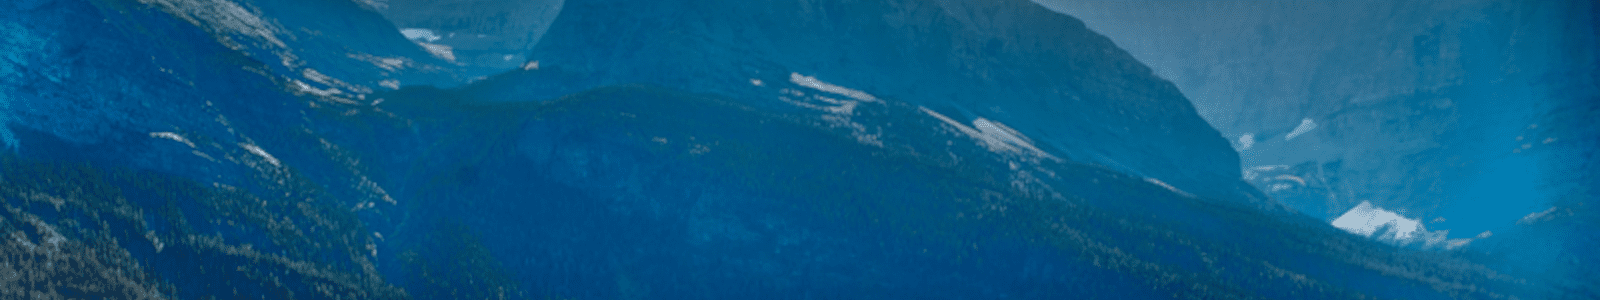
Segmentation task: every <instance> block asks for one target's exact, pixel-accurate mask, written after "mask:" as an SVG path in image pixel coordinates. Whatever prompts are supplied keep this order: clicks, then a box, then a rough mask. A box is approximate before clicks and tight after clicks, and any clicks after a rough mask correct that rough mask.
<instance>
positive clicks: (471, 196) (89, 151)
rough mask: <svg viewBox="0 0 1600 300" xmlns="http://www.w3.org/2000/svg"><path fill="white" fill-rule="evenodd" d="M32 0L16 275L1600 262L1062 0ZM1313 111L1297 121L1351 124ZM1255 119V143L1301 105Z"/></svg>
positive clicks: (270, 280)
mask: <svg viewBox="0 0 1600 300" xmlns="http://www.w3.org/2000/svg"><path fill="white" fill-rule="evenodd" d="M487 12H504V13H505V14H495V13H487ZM0 15H3V16H5V18H0V28H6V29H7V30H6V32H7V33H6V34H8V35H10V36H16V37H26V38H17V39H10V38H8V39H6V40H4V41H0V51H4V53H5V54H6V56H4V57H5V59H4V60H0V70H4V71H5V72H6V73H0V96H3V97H6V98H0V99H5V100H6V102H0V103H5V106H0V116H3V117H0V121H3V122H0V125H3V126H4V128H5V129H6V130H7V131H3V132H8V133H9V135H6V137H9V138H8V144H9V145H11V148H9V149H8V150H3V151H0V206H3V207H4V208H5V209H3V210H0V233H3V234H6V235H8V237H9V239H3V240H0V274H25V275H26V276H22V277H17V278H16V279H15V280H9V279H8V280H0V297H40V298H95V297H106V298H139V299H173V298H180V299H187V298H199V299H205V298H284V299H288V298H295V299H301V298H311V299H369V298H371V299H455V298H462V299H469V298H470V299H478V298H485V299H678V298H694V299H751V298H784V299H788V298H927V299H967V298H985V299H994V298H1028V299H1034V298H1114V299H1128V298H1133V299H1157V298H1270V299H1285V298H1295V299H1302V298H1304V299H1349V298H1403V299H1445V298H1450V299H1456V298H1510V297H1517V298H1523V299H1531V298H1562V297H1568V298H1572V297H1584V296H1587V295H1593V294H1594V293H1595V292H1596V289H1595V288H1594V287H1595V286H1594V285H1593V284H1592V283H1593V282H1594V280H1596V278H1597V277H1596V276H1593V275H1592V273H1590V274H1589V275H1585V274H1584V273H1579V272H1580V271H1581V270H1579V269H1580V268H1568V269H1558V271H1559V272H1558V273H1546V272H1544V271H1543V270H1544V269H1545V268H1546V267H1547V266H1549V265H1548V263H1550V262H1567V263H1572V265H1578V266H1581V265H1582V264H1581V263H1574V262H1579V261H1577V260H1579V259H1588V257H1589V256H1585V255H1580V254H1585V253H1579V252H1575V251H1581V250H1573V249H1577V247H1580V246H1582V245H1584V244H1582V243H1581V242H1574V243H1572V244H1567V245H1565V246H1562V247H1549V248H1540V249H1532V250H1520V249H1514V248H1506V247H1502V248H1491V247H1496V246H1495V245H1500V244H1496V243H1492V242H1493V241H1495V240H1506V241H1520V240H1518V239H1531V240H1534V241H1543V240H1544V239H1546V238H1548V236H1541V235H1535V234H1529V233H1519V232H1517V231H1516V230H1513V231H1502V230H1495V231H1494V233H1493V234H1492V236H1480V237H1478V238H1481V239H1479V240H1475V241H1473V242H1472V243H1470V244H1469V246H1465V247H1461V249H1465V250H1460V251H1433V250H1418V249H1411V248H1406V247H1397V246H1396V245H1395V243H1394V242H1393V241H1388V242H1386V241H1374V240H1372V239H1370V238H1369V237H1367V236H1363V235H1356V234H1350V233H1348V232H1346V231H1344V230H1342V229H1340V228H1339V227H1336V226H1334V225H1338V224H1330V222H1329V220H1327V219H1324V218H1321V217H1320V216H1316V215H1310V214H1307V213H1304V212H1302V211H1303V210H1301V209H1300V208H1298V207H1295V206H1293V205H1292V204H1289V205H1286V204H1285V203H1284V202H1280V200H1279V199H1280V198H1279V197H1275V194H1271V193H1269V192H1264V191H1263V190H1262V189H1258V188H1257V187H1256V186H1253V185H1252V184H1256V183H1258V181H1262V180H1270V181H1271V182H1274V183H1277V184H1287V185H1291V186H1293V187H1295V188H1296V189H1302V188H1305V187H1308V186H1325V185H1326V184H1325V183H1322V180H1325V178H1327V177H1313V176H1308V175H1306V174H1305V173H1300V172H1299V171H1302V170H1303V169H1304V167H1303V166H1301V165H1291V164H1284V165H1281V166H1277V165H1267V166H1262V167H1255V166H1257V165H1259V164H1252V162H1249V160H1250V159H1252V158H1250V157H1244V158H1241V154H1240V152H1237V151H1236V150H1235V149H1234V148H1233V145H1232V144H1231V142H1230V140H1232V138H1230V137H1232V136H1231V135H1229V132H1231V131H1219V130H1217V129H1215V128H1214V127H1213V126H1212V125H1210V124H1208V122H1207V119H1204V118H1203V116H1206V115H1207V114H1209V113H1211V112H1210V111H1202V110H1197V107H1196V106H1195V105H1194V104H1191V102H1190V99H1189V98H1188V97H1186V96H1185V94H1183V93H1181V92H1180V88H1181V87H1182V86H1180V85H1175V84H1173V83H1172V82H1169V81H1167V80H1165V79H1163V78H1162V77H1160V75H1161V74H1159V72H1157V71H1155V70H1152V69H1151V68H1150V67H1146V65H1145V64H1144V63H1141V62H1140V61H1139V60H1136V56H1135V55H1132V54H1129V52H1126V51H1124V50H1122V48H1121V47H1118V45H1117V44H1116V43H1113V39H1112V38H1107V37H1105V36H1102V35H1100V34H1099V33H1096V32H1094V31H1091V30H1090V29H1091V28H1090V27H1088V26H1086V25H1085V24H1084V23H1083V22H1080V21H1078V19H1076V18H1073V17H1070V16H1068V15H1064V14H1061V13H1058V12H1055V11H1052V10H1050V9H1047V8H1046V7H1045V6H1041V5H1039V4H1036V3H1033V2H1029V1H1023V0H1006V1H983V2H965V1H944V0H863V1H821V2H799V3H765V2H747V1H732V0H668V1H651V2H640V1H621V0H572V1H527V2H508V1H409V0H363V1H349V0H339V1H321V0H319V1H311V0H281V1H258V0H25V1H14V2H7V3H0ZM510 15H523V16H526V18H509V17H507V16H510ZM335 16H337V17H335ZM430 22H431V23H430ZM406 29H418V30H410V31H407V30H406ZM421 30H427V32H429V33H432V35H431V36H430V35H428V34H423V33H424V31H421ZM408 33H409V34H408ZM435 38H437V39H435ZM419 42H421V43H428V44H435V45H440V46H445V47H450V49H452V52H451V53H452V55H453V56H455V57H454V58H455V59H453V60H450V59H444V58H440V57H437V56H436V55H435V53H430V52H429V51H428V49H427V48H425V47H426V45H422V44H419ZM505 55H512V56H510V59H507V56H505ZM1570 111H1573V112H1575V113H1574V114H1573V115H1569V116H1567V118H1574V119H1577V118H1579V117H1582V116H1585V115H1584V114H1582V112H1583V111H1582V110H1570ZM1303 116H1304V115H1302V116H1295V117H1296V118H1301V117H1303ZM1315 119H1316V124H1318V127H1317V128H1316V129H1314V130H1310V131H1306V132H1302V134H1298V135H1297V136H1299V137H1298V138H1295V139H1294V140H1293V142H1306V141H1319V140H1316V139H1318V138H1325V136H1324V135H1325V134H1327V133H1329V132H1343V131H1339V130H1338V128H1336V126H1337V125H1335V124H1339V123H1337V122H1335V121H1327V122H1324V121H1323V120H1325V119H1327V118H1322V117H1318V118H1315ZM1307 120H1310V119H1307ZM1328 120H1332V119H1328ZM1569 122H1572V121H1569ZM1546 124H1561V123H1559V122H1556V123H1546ZM1546 126H1547V127H1548V126H1559V125H1546ZM1557 128H1562V127H1557ZM1259 132H1261V133H1260V134H1261V135H1260V137H1261V140H1259V141H1254V142H1253V143H1255V144H1256V145H1254V146H1255V147H1275V146H1274V144H1273V143H1279V142H1282V140H1284V139H1278V138H1276V137H1280V136H1283V135H1284V134H1286V133H1288V132H1291V131H1290V130H1289V129H1288V128H1277V129H1270V130H1261V131H1259ZM1540 137H1542V136H1540ZM10 139H15V141H9V140H10ZM1532 140H1533V139H1530V141H1532ZM1559 140H1560V141H1577V140H1578V139H1576V138H1567V137H1563V138H1561V139H1559ZM1573 143H1574V144H1575V143H1576V142H1573ZM1545 144H1553V143H1545ZM1525 149H1529V150H1531V149H1534V148H1531V147H1530V148H1525ZM1577 164H1578V165H1579V166H1577V167H1575V168H1582V167H1583V166H1589V165H1591V164H1592V162H1589V161H1582V162H1578V163H1577ZM1245 166H1252V167H1249V168H1246V167H1245ZM1290 171H1294V172H1290ZM1269 195H1274V196H1269ZM1291 200H1292V199H1291ZM1373 203H1377V202H1376V201H1374V202H1373ZM1577 203H1584V202H1582V200H1580V201H1579V202H1577ZM1373 205H1376V206H1373ZM1369 206H1371V209H1369V210H1362V211H1361V214H1362V215H1371V216H1374V217H1373V218H1369V219H1367V220H1366V221H1364V222H1363V224H1362V225H1363V226H1367V225H1371V224H1374V223H1376V224H1379V227H1371V228H1372V231H1373V235H1393V236H1396V237H1408V238H1409V237H1417V236H1423V234H1422V233H1421V232H1428V231H1426V229H1422V228H1423V225H1418V226H1417V228H1418V229H1417V230H1416V231H1414V232H1415V233H1413V234H1411V235H1405V234H1404V233H1403V232H1406V231H1404V230H1399V231H1396V230H1395V229H1394V228H1396V227H1406V228H1410V227H1409V225H1408V226H1393V225H1390V226H1389V227H1390V229H1387V230H1390V231H1389V232H1390V233H1384V232H1381V230H1380V229H1378V228H1381V227H1382V226H1381V225H1382V224H1387V223H1392V224H1400V223H1401V222H1400V220H1405V221H1406V222H1414V221H1412V220H1414V219H1415V218H1416V217H1404V216H1402V214H1403V213H1407V212H1403V211H1402V212H1398V213H1397V212H1395V211H1391V210H1388V209H1392V207H1391V206H1384V205H1378V204H1371V205H1369ZM1378 207H1383V208H1386V209H1380V208H1378ZM1556 207H1557V208H1550V207H1549V206H1545V207H1540V209H1541V210H1540V211H1543V212H1542V213H1537V214H1531V215H1527V216H1525V217H1522V218H1523V221H1522V222H1521V223H1524V224H1525V225H1524V226H1525V228H1527V230H1528V231H1530V232H1548V233H1551V234H1555V235H1556V236H1558V237H1566V236H1576V235H1580V234H1581V233H1584V232H1586V231H1582V230H1586V227H1580V226H1573V225H1570V223H1571V222H1575V221H1574V220H1584V219H1583V218H1581V217H1582V216H1585V214H1588V213H1589V211H1586V210H1583V209H1582V207H1581V206H1574V205H1569V204H1561V205H1558V206H1556ZM1380 215H1381V216H1380ZM1391 215H1392V216H1391ZM1379 217H1381V218H1379ZM1380 219H1381V220H1380ZM1452 219H1453V218H1452ZM1406 224H1410V223H1406ZM1360 228H1368V227H1360ZM1535 229H1538V230H1539V231H1534V230H1535ZM1362 230H1366V229H1362ZM1587 232H1592V231H1587ZM1391 233H1392V234H1391ZM1428 234H1432V233H1431V232H1429V233H1428ZM1426 237H1429V238H1436V237H1438V235H1426ZM1397 239H1398V238H1397ZM1486 242H1491V243H1486ZM1473 247H1484V248H1473ZM1473 249H1484V250H1473ZM1520 262H1540V263H1544V264H1518V263H1520ZM1555 276H1562V277H1560V278H1554V277H1555ZM8 278H9V277H8Z"/></svg>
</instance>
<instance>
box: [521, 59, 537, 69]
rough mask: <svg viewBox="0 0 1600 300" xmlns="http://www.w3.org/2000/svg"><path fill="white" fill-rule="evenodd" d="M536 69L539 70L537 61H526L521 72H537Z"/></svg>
mask: <svg viewBox="0 0 1600 300" xmlns="http://www.w3.org/2000/svg"><path fill="white" fill-rule="evenodd" d="M538 69H539V61H537V60H533V61H528V62H527V63H524V64H522V70H523V71H532V70H538Z"/></svg>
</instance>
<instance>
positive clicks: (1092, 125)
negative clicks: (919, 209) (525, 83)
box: [528, 0, 1271, 206]
mask: <svg viewBox="0 0 1600 300" xmlns="http://www.w3.org/2000/svg"><path fill="white" fill-rule="evenodd" d="M528 57H529V59H530V60H534V61H537V65H538V66H540V67H542V68H544V69H548V70H554V71H555V72H562V73H565V74H567V76H568V78H573V79H567V80H563V81H562V82H564V83H566V84H562V85H561V86H557V87H551V88H550V90H548V91H545V92H542V93H537V94H539V95H542V96H543V97H547V98H553V97H555V96H559V95H565V94H569V93H571V92H574V91H579V90H583V89H587V88H590V87H595V86H602V85H609V84H621V83H650V84H659V85H663V86H668V87H674V88H682V89H686V90H694V91H705V92H721V93H727V94H733V95H747V94H748V93H752V92H751V91H752V90H755V89H759V88H760V87H759V86H754V85H752V84H748V82H752V80H755V81H757V82H783V81H790V80H789V79H790V78H791V77H793V76H794V75H795V74H798V75H800V76H805V77H809V78H816V79H820V80H825V81H828V82H833V83H837V84H839V85H842V86H846V87H850V88H853V89H856V90H860V91H864V92H866V93H870V94H872V95H874V96H877V97H881V98H887V99H895V100H898V101H904V102H907V103H912V104H916V105H920V106H923V107H926V108H928V109H930V110H932V111H936V112H939V113H942V114H945V115H948V116H950V117H952V118H955V119H960V120H959V121H962V122H970V121H973V120H977V119H984V120H991V121H995V122H998V123H1003V124H1005V125H1006V126H1009V127H1010V128H1013V129H1015V130H1016V131H1017V132H1020V133H1021V134H1023V135H1026V136H1028V137H1031V138H1032V139H1033V140H1034V141H1036V144H1037V145H1038V147H1039V148H1041V149H1044V151H1047V152H1050V153H1052V154H1055V155H1056V156H1059V157H1060V158H1063V159H1067V160H1071V161H1078V162H1084V163H1092V164H1099V165H1103V166H1107V167H1110V168H1113V169H1116V170H1119V171H1122V172H1127V173H1131V174H1135V175H1139V176H1144V177H1149V178H1153V179H1155V180H1159V181H1163V182H1166V183H1168V184H1171V185H1172V186H1175V187H1177V188H1179V189H1181V190H1184V191H1188V192H1190V193H1194V194H1196V195H1200V196H1202V197H1208V198H1219V199H1227V200H1233V201H1240V202H1249V203H1255V204H1258V205H1263V206H1271V205H1268V204H1267V203H1268V202H1270V200H1267V199H1265V197H1262V196H1261V195H1260V194H1259V192H1255V191H1254V189H1253V188H1249V187H1248V186H1247V185H1246V184H1244V183H1241V182H1235V181H1237V180H1232V179H1236V178H1239V167H1238V166H1239V163H1238V162H1239V158H1238V155H1237V154H1236V153H1235V152H1234V151H1233V150H1232V148H1230V146H1229V144H1228V142H1227V141H1226V140H1225V139H1224V138H1223V137H1222V136H1221V135H1220V134H1219V133H1218V132H1217V131H1216V130H1214V129H1212V128H1211V127H1210V126H1209V125H1207V124H1206V123H1205V121H1204V120H1202V119H1201V118H1200V117H1199V116H1198V115H1197V114H1196V112H1195V110H1194V108H1193V107H1192V106H1191V105H1190V104H1189V101H1188V100H1186V99H1185V98H1184V97H1183V95H1181V94H1180V93H1179V92H1178V90H1177V89H1176V88H1175V87H1174V86H1173V85H1172V84H1171V83H1169V82H1167V81H1164V80H1162V79H1160V78H1157V77H1156V76H1155V75H1153V74H1152V73H1151V71H1150V69H1149V68H1147V67H1145V66H1144V65H1142V64H1140V63H1139V62H1137V61H1135V60H1134V59H1133V58H1132V57H1131V56H1129V55H1128V54H1127V53H1126V52H1124V51H1122V50H1120V49H1118V48H1117V47H1116V46H1115V45H1113V44H1112V43H1111V41H1110V40H1109V39H1106V38H1105V37H1103V36H1100V35H1099V34H1096V33H1094V32H1092V31H1090V30H1088V29H1087V28H1085V27H1084V25H1083V23H1082V22H1079V21H1078V20H1076V19H1073V18H1071V17H1068V16H1065V15H1061V14H1059V13H1056V12H1052V11H1050V10H1047V9H1045V8H1043V7H1041V6H1039V5H1038V4H1035V3H1032V2H1029V1H1024V0H1005V1H904V0H888V1H820V2H780V3H765V2H761V3H755V2H748V1H733V0H727V1H723V0H668V1H619V0H573V1H567V2H566V4H565V6H564V7H563V9H562V11H561V13H560V14H559V15H558V16H557V18H556V20H555V21H554V22H553V23H552V25H551V27H550V29H549V31H548V32H547V33H546V34H545V36H544V38H543V39H542V40H541V41H540V42H539V44H538V45H537V46H535V47H534V50H533V51H532V52H531V53H530V54H529V55H528ZM537 97H538V96H535V98H537ZM765 98H769V99H770V98H772V97H765ZM749 104H750V105H755V106H769V105H773V104H778V105H780V106H781V104H780V102H778V101H771V103H749ZM868 131H871V129H870V128H869V129H868Z"/></svg>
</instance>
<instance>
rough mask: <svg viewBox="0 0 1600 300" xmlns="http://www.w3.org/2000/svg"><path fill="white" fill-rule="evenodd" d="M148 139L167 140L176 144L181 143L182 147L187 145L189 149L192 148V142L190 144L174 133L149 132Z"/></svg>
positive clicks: (187, 140)
mask: <svg viewBox="0 0 1600 300" xmlns="http://www.w3.org/2000/svg"><path fill="white" fill-rule="evenodd" d="M150 137H153V138H163V139H169V140H173V141H176V142H179V143H183V144H184V145H189V148H194V142H190V141H189V139H186V138H183V136H181V135H178V134H176V133H171V132H151V133H150Z"/></svg>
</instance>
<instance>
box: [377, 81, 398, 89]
mask: <svg viewBox="0 0 1600 300" xmlns="http://www.w3.org/2000/svg"><path fill="white" fill-rule="evenodd" d="M378 86H382V87H386V88H389V89H394V90H398V89H400V80H396V79H386V80H384V81H379V82H378Z"/></svg>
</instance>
